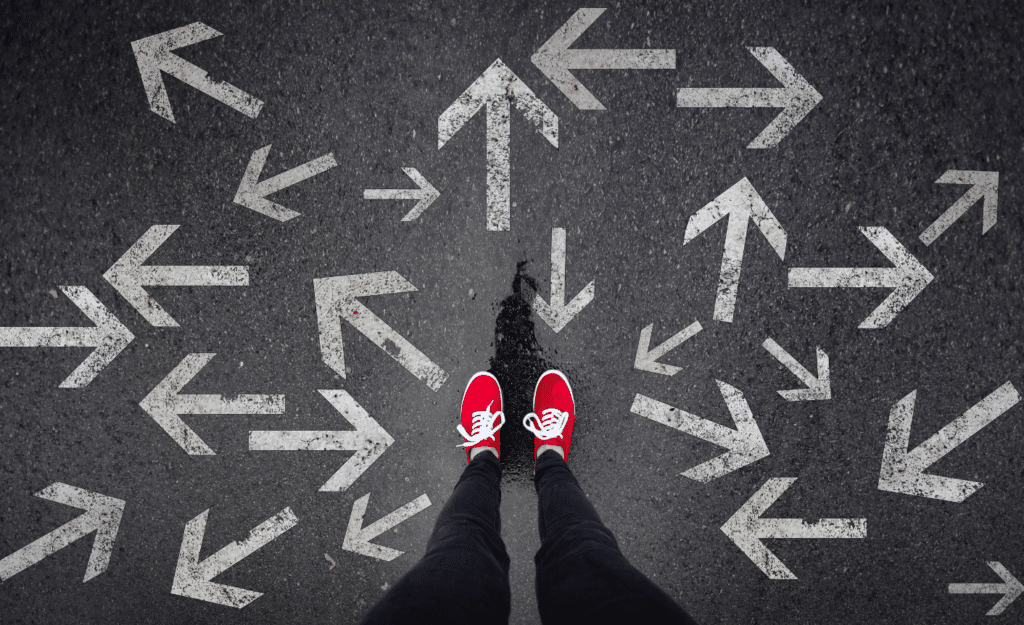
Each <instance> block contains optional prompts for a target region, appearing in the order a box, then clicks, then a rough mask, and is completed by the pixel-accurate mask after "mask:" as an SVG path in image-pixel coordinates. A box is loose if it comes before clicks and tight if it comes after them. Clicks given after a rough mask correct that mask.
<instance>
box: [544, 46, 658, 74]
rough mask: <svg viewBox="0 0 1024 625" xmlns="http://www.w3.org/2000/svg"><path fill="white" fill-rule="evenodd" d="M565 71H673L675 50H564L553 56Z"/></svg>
mask: <svg viewBox="0 0 1024 625" xmlns="http://www.w3.org/2000/svg"><path fill="white" fill-rule="evenodd" d="M553 60H555V62H557V63H559V64H560V65H562V66H563V67H564V68H565V69H675V68H676V51H675V50H648V49H638V50H581V49H573V50H564V51H562V52H560V53H558V54H557V55H554V56H553Z"/></svg>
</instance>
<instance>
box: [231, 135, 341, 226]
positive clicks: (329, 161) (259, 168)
mask: <svg viewBox="0 0 1024 625" xmlns="http://www.w3.org/2000/svg"><path fill="white" fill-rule="evenodd" d="M270 148H271V146H270V145H266V146H263V147H262V148H260V149H258V150H256V151H255V152H253V153H252V157H251V158H250V159H249V166H248V167H246V168H245V175H244V176H242V182H240V183H239V185H238V191H237V192H236V193H235V204H239V205H241V206H244V207H246V208H249V209H252V210H254V211H256V212H257V213H263V214H264V215H266V216H267V217H273V218H274V219H276V220H278V221H288V220H289V219H291V218H293V217H298V216H299V215H300V214H301V213H297V212H295V211H293V210H288V209H287V208H285V207H284V206H281V205H280V204H275V203H274V202H271V201H270V200H268V199H267V196H268V195H271V194H273V193H277V192H278V191H280V190H281V189H284V188H286V187H290V186H292V185H293V184H298V183H300V182H302V181H303V180H305V179H307V178H312V177H313V176H315V175H317V174H322V173H324V172H325V171H327V170H328V169H330V168H332V167H336V166H337V165H338V162H337V161H336V160H334V154H332V153H328V154H326V155H325V156H321V157H320V158H315V159H313V160H311V161H309V162H308V163H306V164H304V165H299V166H298V167H293V168H292V169H289V170H288V171H286V172H284V173H280V174H278V175H276V176H274V177H273V178H267V179H266V180H264V181H262V182H260V174H261V173H263V166H264V165H266V164H267V156H268V155H269V154H270Z"/></svg>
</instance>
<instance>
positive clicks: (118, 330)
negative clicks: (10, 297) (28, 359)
mask: <svg viewBox="0 0 1024 625" xmlns="http://www.w3.org/2000/svg"><path fill="white" fill-rule="evenodd" d="M60 290H61V292H62V293H64V295H67V296H68V299H70V300H71V301H72V302H74V304H75V306H78V307H79V308H80V309H81V310H82V312H83V313H85V316H86V317H88V318H89V319H90V320H91V321H92V322H93V323H95V324H96V327H93V328H0V347H95V348H96V349H95V350H93V352H92V353H91V354H89V356H88V357H87V358H86V359H85V360H83V361H82V364H80V365H78V367H77V368H76V369H75V370H74V371H72V372H71V375H69V376H68V377H66V378H65V379H64V381H63V382H61V383H60V388H81V387H83V386H85V385H86V384H88V383H89V382H92V380H93V378H95V377H96V375H97V374H99V372H100V371H102V370H103V368H104V367H106V366H107V365H109V364H110V361H112V360H113V359H114V358H116V357H117V355H118V354H120V353H121V350H123V349H124V348H125V346H126V345H128V343H131V342H132V341H133V340H134V339H135V335H134V334H132V333H131V332H129V331H128V328H126V327H124V326H123V325H122V324H121V322H120V321H118V320H117V317H115V316H114V315H113V314H111V312H110V311H109V310H107V308H106V307H105V306H104V305H103V304H101V303H100V301H99V300H98V299H96V296H95V295H93V294H92V291H90V290H89V289H87V288H85V287H84V286H62V287H60Z"/></svg>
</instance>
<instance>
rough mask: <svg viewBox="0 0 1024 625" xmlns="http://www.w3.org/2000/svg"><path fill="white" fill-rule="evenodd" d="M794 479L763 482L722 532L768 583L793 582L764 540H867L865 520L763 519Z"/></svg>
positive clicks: (784, 566)
mask: <svg viewBox="0 0 1024 625" xmlns="http://www.w3.org/2000/svg"><path fill="white" fill-rule="evenodd" d="M795 481H796V478H795V477H777V478H772V479H770V480H768V481H767V482H765V484H764V486H762V487H761V488H760V489H759V490H758V491H757V492H756V493H754V496H753V497H751V498H750V499H749V500H747V502H746V503H744V504H743V506H741V507H740V509H739V510H737V511H736V514H734V515H732V517H731V518H730V519H729V520H728V521H726V522H725V525H723V526H722V531H723V532H725V535H726V536H728V537H729V538H730V539H731V540H732V541H733V542H734V543H736V546H737V547H739V548H740V549H741V550H742V551H743V553H745V554H746V555H747V557H748V558H750V560H751V561H752V562H753V563H754V564H756V565H757V568H759V569H761V571H763V572H764V574H765V575H767V576H768V577H769V579H796V575H793V573H792V571H790V570H789V569H788V568H786V565H785V564H783V563H782V560H779V558H778V557H776V555H775V554H774V553H772V552H771V551H769V550H768V547H765V545H764V543H763V542H761V540H762V539H764V538H867V535H868V521H867V519H818V521H816V522H814V523H808V522H806V521H804V520H803V519H762V518H761V515H762V514H764V513H765V511H766V510H768V508H769V507H770V506H771V505H772V504H773V503H775V500H776V499H778V498H779V497H780V496H781V495H782V493H784V492H786V490H787V489H788V488H789V487H790V486H792V485H793V482H795Z"/></svg>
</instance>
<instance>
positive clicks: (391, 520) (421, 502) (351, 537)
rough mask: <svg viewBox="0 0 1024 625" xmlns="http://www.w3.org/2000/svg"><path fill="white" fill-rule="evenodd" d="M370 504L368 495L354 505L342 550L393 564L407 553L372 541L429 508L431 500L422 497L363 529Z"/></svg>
mask: <svg viewBox="0 0 1024 625" xmlns="http://www.w3.org/2000/svg"><path fill="white" fill-rule="evenodd" d="M369 502H370V494H369V493H367V494H365V495H363V496H362V497H360V498H359V499H357V500H356V501H355V503H353V504H352V515H351V516H350V517H349V518H348V530H346V531H345V540H344V542H343V543H342V546H341V548H342V549H344V550H345V551H352V552H354V553H359V554H362V555H364V556H369V557H371V558H377V559H378V560H384V561H385V562H391V561H392V560H394V559H395V558H397V557H398V556H400V555H402V554H403V553H405V552H404V551H399V550H397V549H392V548H390V547H382V546H381V545H375V544H373V543H371V542H370V541H371V540H373V539H374V538H376V537H378V536H380V535H381V534H383V533H384V532H386V531H388V530H389V529H391V528H393V527H395V526H397V525H398V524H399V523H402V522H403V521H405V520H407V519H409V517H411V516H413V515H414V514H416V513H418V512H422V511H423V510H426V509H427V508H429V507H430V498H429V497H427V496H426V495H420V496H419V497H417V498H416V499H413V500H412V501H410V502H409V503H407V504H405V505H404V506H402V507H401V508H399V509H397V510H395V511H394V512H392V513H391V514H388V515H387V516H385V517H384V518H382V519H380V520H378V521H374V522H373V523H371V524H370V525H367V526H366V527H363V516H364V515H365V514H366V504H367V503H369Z"/></svg>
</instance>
